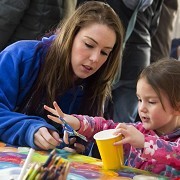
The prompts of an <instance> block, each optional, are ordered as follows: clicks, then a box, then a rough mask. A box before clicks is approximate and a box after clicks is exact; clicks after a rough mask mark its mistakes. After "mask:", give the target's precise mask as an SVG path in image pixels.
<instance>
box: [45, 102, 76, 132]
mask: <svg viewBox="0 0 180 180" xmlns="http://www.w3.org/2000/svg"><path fill="white" fill-rule="evenodd" d="M53 106H54V109H53V108H51V107H49V106H46V105H44V109H45V110H47V111H49V112H50V113H52V114H54V116H52V115H48V116H47V117H48V118H49V119H51V120H52V121H54V122H56V123H59V124H62V121H61V120H60V119H59V117H62V118H64V120H65V121H66V122H67V123H68V124H69V125H70V126H72V128H73V129H74V130H78V129H79V128H80V122H79V120H78V119H77V118H76V117H74V116H71V115H68V114H64V113H63V112H62V111H61V109H60V107H59V106H58V104H57V103H56V102H55V101H54V102H53Z"/></svg>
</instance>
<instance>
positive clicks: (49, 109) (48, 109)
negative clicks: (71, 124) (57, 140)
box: [44, 105, 58, 116]
mask: <svg viewBox="0 0 180 180" xmlns="http://www.w3.org/2000/svg"><path fill="white" fill-rule="evenodd" d="M44 109H45V110H47V111H49V112H50V113H52V114H54V115H55V116H58V114H57V112H56V110H55V109H53V108H51V107H49V106H47V105H44Z"/></svg>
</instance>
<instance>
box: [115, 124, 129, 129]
mask: <svg viewBox="0 0 180 180" xmlns="http://www.w3.org/2000/svg"><path fill="white" fill-rule="evenodd" d="M118 128H123V129H127V125H126V123H119V124H118V125H117V126H116V129H118Z"/></svg>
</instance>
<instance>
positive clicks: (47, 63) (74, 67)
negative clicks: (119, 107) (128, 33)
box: [0, 1, 123, 150]
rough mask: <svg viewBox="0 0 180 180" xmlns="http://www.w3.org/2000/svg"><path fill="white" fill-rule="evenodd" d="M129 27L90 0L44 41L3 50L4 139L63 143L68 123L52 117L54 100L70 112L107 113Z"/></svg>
mask: <svg viewBox="0 0 180 180" xmlns="http://www.w3.org/2000/svg"><path fill="white" fill-rule="evenodd" d="M122 43H123V27H122V24H121V22H120V20H119V18H118V16H117V15H116V13H115V12H114V11H113V10H112V9H111V8H110V6H108V5H107V4H105V3H101V2H95V1H94V2H87V3H85V4H83V5H82V6H80V7H79V8H78V9H77V10H76V11H75V12H74V14H72V16H70V17H69V18H68V19H67V20H66V21H64V22H63V23H62V24H61V25H60V27H59V28H58V29H57V31H56V33H55V34H54V35H52V36H50V37H48V38H47V37H44V38H43V39H42V40H41V41H35V40H34V41H32V40H31V41H19V42H16V43H14V44H12V45H10V46H9V47H7V48H6V49H5V50H4V51H2V52H1V53H0V140H1V141H3V142H5V143H9V144H12V145H18V146H30V147H32V148H35V149H39V148H40V149H45V150H47V149H53V148H55V147H56V146H58V145H60V143H61V140H60V135H61V134H62V127H61V125H59V124H58V123H53V122H51V121H49V120H48V119H47V118H46V115H47V114H46V112H45V110H44V109H43V105H44V104H47V105H49V106H50V105H51V104H52V102H53V101H54V100H56V101H57V102H58V105H59V106H60V107H61V108H62V110H63V111H64V112H65V113H67V114H72V113H82V114H88V115H92V116H95V115H102V113H103V106H104V102H105V100H106V98H108V97H110V92H111V84H112V81H113V79H114V77H115V75H116V72H117V70H118V68H119V64H120V60H121V59H120V57H121V53H122V52H121V50H122Z"/></svg>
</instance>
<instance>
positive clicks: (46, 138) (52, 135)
mask: <svg viewBox="0 0 180 180" xmlns="http://www.w3.org/2000/svg"><path fill="white" fill-rule="evenodd" d="M61 142H62V140H61V139H60V137H59V134H58V133H57V132H56V131H53V130H49V129H47V128H46V127H41V128H39V130H38V131H37V132H36V133H35V134H34V143H35V145H37V146H38V147H39V148H41V149H44V150H48V149H54V148H55V147H56V146H58V145H60V143H61Z"/></svg>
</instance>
